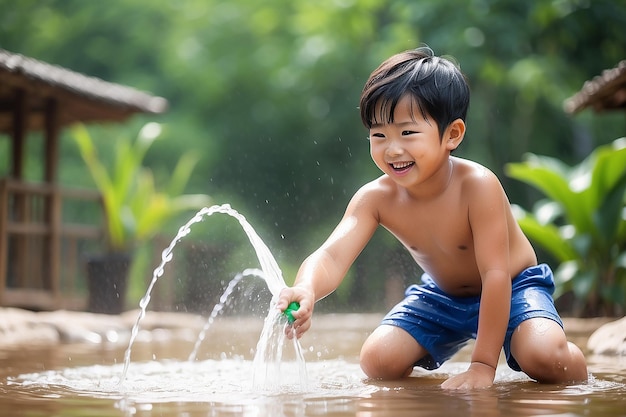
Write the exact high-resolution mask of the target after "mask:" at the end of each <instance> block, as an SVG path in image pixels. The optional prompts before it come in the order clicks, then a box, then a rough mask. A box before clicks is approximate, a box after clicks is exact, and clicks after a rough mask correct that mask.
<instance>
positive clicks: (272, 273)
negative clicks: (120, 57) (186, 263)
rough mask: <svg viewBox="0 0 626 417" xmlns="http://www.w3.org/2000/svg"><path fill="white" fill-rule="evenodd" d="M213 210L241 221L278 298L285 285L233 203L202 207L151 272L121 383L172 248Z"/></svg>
mask: <svg viewBox="0 0 626 417" xmlns="http://www.w3.org/2000/svg"><path fill="white" fill-rule="evenodd" d="M214 213H223V214H227V215H229V216H231V217H233V218H235V219H237V220H238V221H239V224H240V225H241V227H242V228H243V230H244V232H245V233H246V235H247V236H248V239H249V240H250V243H251V244H252V246H253V247H254V250H255V252H256V255H257V258H258V260H259V263H260V264H261V269H262V271H263V277H264V279H265V281H266V283H267V286H268V288H269V290H270V291H271V293H272V295H273V296H274V297H276V296H277V295H278V293H279V292H280V290H281V289H282V288H284V287H285V286H286V284H285V281H284V279H283V276H282V272H281V270H280V268H279V266H278V264H277V263H276V260H275V259H274V257H273V256H272V253H271V252H270V250H269V249H268V247H267V246H266V245H265V243H264V242H263V241H262V240H261V238H260V237H259V235H258V234H257V233H256V232H255V230H254V229H253V228H252V226H251V225H250V223H248V221H247V220H246V218H245V217H244V216H243V215H241V214H240V213H239V212H238V211H236V210H234V209H233V208H232V207H231V206H230V204H222V205H214V206H211V207H208V208H207V207H204V208H203V209H201V210H200V211H198V212H197V213H196V214H195V216H193V217H192V218H191V219H190V220H189V221H188V222H187V223H185V224H184V225H183V226H182V227H181V228H180V229H178V233H177V234H176V236H175V237H174V239H172V241H171V242H170V244H169V246H168V247H167V248H165V249H164V250H163V252H162V253H161V263H160V264H159V266H158V267H157V268H155V270H154V272H153V274H152V280H151V281H150V285H149V286H148V290H147V291H146V294H145V295H144V296H143V298H142V299H141V300H140V302H139V307H140V309H139V315H138V316H137V320H136V321H135V325H134V326H133V329H132V331H131V335H130V340H129V342H128V347H127V348H126V352H125V354H124V370H123V372H122V376H121V378H120V382H119V383H120V384H121V383H122V382H124V380H125V379H126V374H127V372H128V367H129V365H130V353H131V348H132V345H133V343H134V342H135V339H136V338H137V334H138V332H139V323H140V322H141V320H142V319H143V318H144V317H145V315H146V308H147V307H148V304H149V303H150V298H151V294H152V289H153V288H154V285H155V284H156V282H157V281H158V280H159V278H160V277H161V276H162V275H163V271H164V269H165V265H166V264H167V263H168V262H169V261H171V260H172V256H173V255H172V251H173V250H174V247H175V246H176V244H177V243H178V242H179V241H180V240H181V239H182V238H183V237H185V236H187V235H188V234H189V233H190V232H191V226H192V225H194V224H195V223H198V222H200V221H202V220H203V219H204V217H205V216H206V217H209V216H211V215H213V214H214Z"/></svg>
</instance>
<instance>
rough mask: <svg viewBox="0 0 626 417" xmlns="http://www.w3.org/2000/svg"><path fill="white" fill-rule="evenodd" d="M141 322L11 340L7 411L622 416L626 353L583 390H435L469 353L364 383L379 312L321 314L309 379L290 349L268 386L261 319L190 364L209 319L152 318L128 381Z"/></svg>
mask: <svg viewBox="0 0 626 417" xmlns="http://www.w3.org/2000/svg"><path fill="white" fill-rule="evenodd" d="M135 314H136V312H131V313H128V315H127V317H126V318H124V319H120V318H118V317H100V316H98V317H95V316H93V317H91V318H89V316H85V315H81V316H80V317H81V320H79V321H77V323H76V324H75V325H72V323H70V321H69V317H70V316H69V315H68V316H65V318H64V320H65V323H64V326H63V327H65V328H76V327H77V326H84V328H83V330H85V329H89V328H90V327H91V329H90V330H89V331H90V332H91V333H87V334H88V335H90V338H87V339H85V338H83V339H81V338H80V337H78V334H79V333H78V332H74V333H73V336H72V337H70V336H68V335H65V336H63V337H61V339H63V338H65V339H64V340H58V341H57V342H45V341H39V342H37V341H34V342H32V343H17V344H15V343H14V344H12V345H11V346H5V347H4V348H2V349H0V410H2V411H1V413H0V414H1V415H3V416H5V415H6V416H16V417H18V416H181V417H182V416H185V417H194V416H255V417H260V416H271V417H280V416H286V417H287V416H321V415H323V416H360V417H387V416H389V417H391V416H394V417H397V416H409V415H410V416H433V415H436V416H440V415H444V416H448V417H455V416H464V417H465V416H480V417H488V416H500V415H502V416H527V415H533V416H538V415H544V416H548V415H549V416H555V415H558V416H568V417H570V416H596V415H597V416H600V415H601V416H626V358H625V357H615V356H608V357H605V356H588V362H589V371H590V380H589V381H588V383H586V384H578V385H541V384H537V383H535V382H533V381H531V380H529V379H528V378H527V377H526V376H525V375H524V374H522V373H517V372H513V371H511V370H510V369H508V368H507V366H506V365H505V364H501V365H500V366H499V367H498V373H497V377H496V383H495V384H494V386H493V387H492V388H489V389H486V390H476V391H471V392H454V393H449V392H446V391H443V390H441V389H440V388H439V384H440V383H441V382H442V381H443V380H444V379H445V378H447V376H448V375H450V374H454V373H457V372H460V371H462V370H464V369H465V367H466V366H467V360H468V352H469V351H470V350H471V346H469V347H467V348H466V349H464V350H462V351H461V352H460V353H459V354H458V355H457V356H455V357H454V358H453V360H452V361H450V362H449V363H447V364H446V365H444V367H442V368H441V369H439V370H438V371H436V372H426V371H415V372H414V373H413V375H412V376H411V377H409V378H406V379H403V380H399V381H391V382H380V381H371V380H367V379H366V378H365V375H364V374H363V373H362V371H361V370H360V368H359V366H358V363H357V362H358V352H359V349H360V346H361V344H362V342H363V341H364V340H365V338H366V337H367V335H368V334H369V332H370V331H371V330H372V329H373V328H374V327H375V326H376V325H377V323H378V320H379V319H380V315H371V314H367V315H366V314H346V315H318V316H316V317H315V322H314V327H313V329H312V330H311V331H310V332H309V333H307V334H306V335H305V337H304V338H303V339H302V340H301V348H302V351H303V353H304V357H305V361H306V368H305V375H304V377H303V375H302V371H301V367H300V365H299V364H298V363H297V362H296V355H295V354H294V349H293V346H291V345H290V344H289V343H287V346H285V349H284V355H283V357H282V360H281V361H280V362H279V363H275V364H268V365H266V366H267V367H266V368H265V371H264V372H265V376H266V377H267V378H268V379H267V380H264V381H263V383H262V384H259V383H258V381H257V382H256V383H255V381H253V379H254V378H253V376H254V375H256V373H255V372H253V371H254V366H255V365H254V364H253V361H252V359H253V357H254V352H255V349H256V345H257V341H258V340H259V335H260V332H261V329H262V327H263V323H262V320H260V319H256V318H249V317H248V318H237V317H223V318H220V319H219V320H217V321H216V322H215V323H214V325H213V326H212V327H211V328H210V329H209V331H208V332H207V336H206V340H205V341H204V342H203V343H202V345H201V349H200V351H199V353H198V356H197V360H195V361H193V362H189V361H188V360H187V358H188V356H189V353H190V352H191V350H192V349H193V346H194V343H195V341H196V337H197V334H198V332H199V330H200V328H201V327H202V325H203V323H204V321H203V320H202V319H199V318H198V317H195V316H191V315H182V314H181V315H176V314H166V315H158V314H149V316H148V318H147V320H146V321H145V322H144V325H143V326H142V328H143V330H142V331H140V333H139V335H138V337H137V342H136V344H135V345H134V346H133V350H132V362H131V365H130V367H129V370H128V374H127V377H126V379H125V380H124V381H122V382H121V383H120V378H121V375H122V369H123V363H122V362H123V357H124V351H125V349H126V345H127V342H128V337H129V328H128V326H129V324H128V323H132V322H133V319H134V317H135ZM58 317H61V315H58ZM58 317H57V318H58ZM124 320H126V321H124ZM604 321H606V320H604ZM120 322H121V323H122V324H120ZM79 323H82V324H79ZM90 323H91V326H90V325H89V324H90ZM107 323H109V324H108V325H107ZM600 323H601V321H577V320H566V330H567V332H568V336H569V337H570V339H571V340H573V341H574V342H575V343H577V344H578V345H579V346H581V347H583V348H584V347H585V344H586V339H587V337H588V336H589V334H590V333H591V332H592V331H593V330H595V328H597V327H598V326H599V325H600ZM48 324H50V323H48ZM54 328H55V329H59V328H61V326H57V327H54ZM268 382H269V383H268Z"/></svg>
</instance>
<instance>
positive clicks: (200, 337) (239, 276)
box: [188, 268, 263, 362]
mask: <svg viewBox="0 0 626 417" xmlns="http://www.w3.org/2000/svg"><path fill="white" fill-rule="evenodd" d="M249 276H257V277H260V278H263V271H261V270H260V269H256V268H250V269H245V270H244V271H243V272H240V273H238V274H237V275H235V278H233V279H232V280H231V281H230V282H229V283H228V286H227V287H226V290H224V293H223V294H222V296H221V297H220V301H219V303H217V304H215V307H213V310H212V311H211V315H210V316H209V318H208V319H207V321H206V323H205V324H204V327H203V328H202V331H200V333H199V334H198V338H197V339H196V344H195V345H194V347H193V350H192V351H191V353H190V354H189V359H188V360H189V362H193V361H194V360H196V356H197V355H198V350H199V349H200V345H201V344H202V342H203V341H204V338H205V337H206V332H207V331H208V330H209V327H211V324H213V322H214V321H215V318H216V317H217V316H218V314H220V313H221V312H222V310H223V309H224V307H225V306H226V304H227V303H228V297H229V296H230V294H232V292H233V290H234V289H235V287H236V286H237V284H239V281H241V280H242V279H243V278H244V277H249Z"/></svg>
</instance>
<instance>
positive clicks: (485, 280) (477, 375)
mask: <svg viewBox="0 0 626 417" xmlns="http://www.w3.org/2000/svg"><path fill="white" fill-rule="evenodd" d="M474 182H475V184H472V185H471V186H470V187H469V188H468V190H467V191H468V193H467V195H468V196H469V197H468V198H469V199H470V201H469V221H470V224H471V228H472V233H473V235H474V249H475V253H476V262H477V265H478V269H479V271H480V275H481V280H482V290H481V299H480V309H479V315H478V334H477V337H476V343H475V345H474V350H473V352H472V358H471V361H472V363H471V365H470V367H469V369H468V370H467V371H466V372H464V373H462V374H459V375H457V376H455V377H452V378H450V379H448V380H447V381H445V382H444V384H443V385H442V387H443V388H481V387H488V386H490V385H491V384H493V380H494V378H495V372H496V366H497V364H498V359H499V357H500V351H501V350H502V344H503V342H504V337H505V334H506V329H507V326H508V321H509V312H510V309H511V276H510V273H509V236H508V228H507V210H508V200H507V198H506V195H505V194H504V191H503V190H502V187H501V185H500V182H499V181H498V179H497V178H496V177H495V175H494V174H493V173H491V172H489V171H485V172H484V174H483V176H481V177H480V178H479V179H478V180H477V181H474Z"/></svg>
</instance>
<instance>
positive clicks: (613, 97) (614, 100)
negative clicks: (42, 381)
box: [563, 60, 626, 114]
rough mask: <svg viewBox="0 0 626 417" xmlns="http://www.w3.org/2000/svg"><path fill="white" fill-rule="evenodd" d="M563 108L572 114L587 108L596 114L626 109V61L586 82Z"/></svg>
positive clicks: (566, 101)
mask: <svg viewBox="0 0 626 417" xmlns="http://www.w3.org/2000/svg"><path fill="white" fill-rule="evenodd" d="M563 107H564V109H565V111H566V112H567V113H570V114H573V113H578V112H579V111H581V110H584V109H585V108H587V107H591V108H593V110H594V111H596V112H601V111H607V110H614V109H626V60H623V61H620V63H619V64H617V66H616V67H615V68H612V69H607V70H604V71H602V74H601V75H598V76H596V77H594V78H593V79H592V80H589V81H586V82H585V84H584V85H583V88H582V89H581V90H580V91H579V92H578V93H576V94H575V95H574V96H572V97H570V98H568V99H567V100H565V102H564V103H563Z"/></svg>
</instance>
